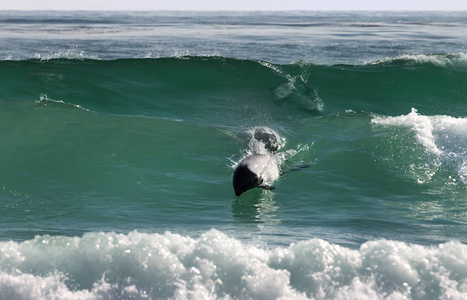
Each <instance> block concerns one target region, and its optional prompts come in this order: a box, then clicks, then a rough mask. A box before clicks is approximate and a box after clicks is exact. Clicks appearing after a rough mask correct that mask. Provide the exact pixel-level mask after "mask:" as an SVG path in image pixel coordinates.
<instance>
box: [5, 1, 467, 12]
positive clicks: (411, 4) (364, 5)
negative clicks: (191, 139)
mask: <svg viewBox="0 0 467 300" xmlns="http://www.w3.org/2000/svg"><path fill="white" fill-rule="evenodd" d="M1 2H2V3H0V10H9V9H19V10H37V9H42V10H211V11H212V10H467V0H269V1H268V0H13V1H1Z"/></svg>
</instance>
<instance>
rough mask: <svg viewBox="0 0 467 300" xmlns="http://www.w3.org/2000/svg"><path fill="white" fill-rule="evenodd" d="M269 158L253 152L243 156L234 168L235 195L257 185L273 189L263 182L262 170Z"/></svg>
mask: <svg viewBox="0 0 467 300" xmlns="http://www.w3.org/2000/svg"><path fill="white" fill-rule="evenodd" d="M268 161H269V158H267V156H266V155H263V154H253V155H250V156H248V157H246V158H244V159H243V160H242V161H241V162H240V163H239V164H238V166H237V167H236V168H235V171H234V174H233V187H234V190H235V195H236V196H240V195H241V194H243V193H245V192H246V191H248V190H251V189H253V188H255V187H259V188H262V189H265V190H270V191H271V190H274V187H273V186H270V185H268V184H266V183H265V182H264V178H263V176H262V174H261V173H262V170H263V169H264V168H265V167H267V166H266V164H267V163H268Z"/></svg>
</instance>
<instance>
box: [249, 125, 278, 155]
mask: <svg viewBox="0 0 467 300" xmlns="http://www.w3.org/2000/svg"><path fill="white" fill-rule="evenodd" d="M254 138H255V139H256V140H257V141H261V142H263V143H264V148H266V149H267V150H269V151H271V152H276V151H277V149H279V142H278V140H277V137H276V136H275V135H274V134H272V133H269V132H263V131H259V130H258V131H256V132H255V135H254Z"/></svg>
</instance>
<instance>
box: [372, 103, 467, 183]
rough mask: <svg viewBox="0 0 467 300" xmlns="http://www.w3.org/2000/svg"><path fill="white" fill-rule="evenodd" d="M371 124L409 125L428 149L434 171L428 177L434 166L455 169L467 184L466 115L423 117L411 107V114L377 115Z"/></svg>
mask: <svg viewBox="0 0 467 300" xmlns="http://www.w3.org/2000/svg"><path fill="white" fill-rule="evenodd" d="M372 123H373V124H375V125H382V126H394V127H403V128H409V129H410V130H411V131H412V132H413V133H414V135H415V138H416V143H417V144H418V145H421V146H422V147H423V148H424V149H425V153H426V164H427V167H428V168H430V167H432V169H433V170H434V171H433V172H431V173H432V174H431V175H430V176H428V177H432V176H433V175H434V174H435V173H436V170H435V169H443V170H446V169H453V171H454V172H456V173H457V175H458V179H459V181H460V182H461V183H463V184H466V183H467V118H454V117H451V116H445V115H437V116H424V115H421V114H419V113H418V112H417V110H416V109H412V111H411V112H410V113H409V114H407V115H402V116H397V117H382V116H376V117H374V118H373V119H372ZM428 179H429V178H428ZM421 181H424V180H421ZM454 181H457V180H456V179H454Z"/></svg>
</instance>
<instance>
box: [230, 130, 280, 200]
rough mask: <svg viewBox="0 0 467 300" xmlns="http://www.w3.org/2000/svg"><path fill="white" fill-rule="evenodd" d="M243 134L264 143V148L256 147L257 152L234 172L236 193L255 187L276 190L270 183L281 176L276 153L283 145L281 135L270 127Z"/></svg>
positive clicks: (245, 159)
mask: <svg viewBox="0 0 467 300" xmlns="http://www.w3.org/2000/svg"><path fill="white" fill-rule="evenodd" d="M243 134H247V135H248V136H249V139H250V140H253V139H254V140H256V141H258V142H260V143H262V144H263V145H264V149H263V150H261V151H260V150H258V149H256V153H254V154H252V155H249V156H247V157H246V158H244V159H243V160H242V161H241V162H240V163H238V165H237V167H236V168H235V171H234V174H233V187H234V190H235V195H237V196H240V195H241V194H243V193H244V192H246V191H248V190H251V189H253V188H255V187H259V188H262V189H265V190H274V187H273V186H271V185H270V184H271V183H272V182H273V181H274V180H276V179H277V178H278V177H279V167H278V163H277V159H276V157H275V156H274V153H275V152H276V151H277V150H278V149H279V148H280V147H281V146H283V145H281V144H280V142H281V140H280V137H279V136H278V134H277V133H276V132H275V131H274V130H272V129H270V128H268V127H256V128H253V129H252V130H245V131H243ZM282 142H283V141H282ZM258 151H259V152H258ZM263 152H264V153H263Z"/></svg>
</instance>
